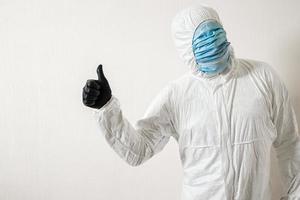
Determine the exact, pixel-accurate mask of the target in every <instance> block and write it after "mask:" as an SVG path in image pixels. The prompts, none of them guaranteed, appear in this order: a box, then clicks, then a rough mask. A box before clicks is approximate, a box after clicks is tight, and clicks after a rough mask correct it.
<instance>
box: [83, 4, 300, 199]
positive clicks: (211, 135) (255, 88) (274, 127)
mask: <svg viewBox="0 0 300 200" xmlns="http://www.w3.org/2000/svg"><path fill="white" fill-rule="evenodd" d="M172 33H173V38H174V41H175V46H176V48H177V49H178V52H179V54H180V57H181V58H182V59H183V61H184V63H185V64H186V65H187V66H189V68H190V71H189V72H188V73H186V74H184V75H183V76H182V77H180V78H179V79H177V80H175V81H172V82H170V83H169V84H168V85H167V86H166V87H165V88H164V89H162V91H161V92H160V93H159V94H158V95H157V97H156V98H155V99H154V100H153V102H152V103H151V105H150V106H149V108H148V109H147V111H146V113H145V115H144V117H143V118H142V119H140V120H138V121H137V123H136V125H135V126H132V125H131V124H130V122H129V121H128V120H127V119H126V118H125V116H124V114H123V113H122V110H121V108H120V104H119V101H118V99H117V98H116V97H115V96H114V95H112V93H111V89H110V86H109V83H108V81H107V79H106V78H105V76H104V74H103V69H102V66H101V65H100V66H99V67H98V71H97V73H98V80H88V81H87V83H86V85H85V87H84V88H83V103H84V104H85V105H86V106H88V107H91V108H96V113H97V117H98V124H99V126H100V128H101V131H102V133H103V134H104V135H105V138H106V140H107V142H108V143H109V144H110V146H111V147H112V148H113V149H114V150H115V151H116V152H117V154H118V155H119V156H120V157H121V158H123V159H124V160H125V161H126V162H127V163H128V164H130V165H132V166H137V165H140V164H142V163H144V162H145V161H147V160H148V159H150V158H151V157H152V156H153V155H155V154H156V153H158V152H160V151H161V150H162V149H163V148H164V146H165V145H166V144H167V142H168V141H169V138H170V137H171V136H172V137H174V138H175V139H176V140H177V141H178V145H179V149H180V157H181V161H182V165H183V170H184V178H183V190H182V200H204V199H209V200H233V199H239V200H270V199H271V189H270V184H269V182H270V152H271V147H272V146H273V147H275V150H276V154H277V158H278V161H279V166H280V170H281V174H282V178H283V181H284V186H285V195H284V196H283V197H282V199H283V200H299V199H300V139H299V135H298V127H297V122H296V116H295V112H294V110H293V108H292V105H291V102H290V97H289V94H288V91H287V89H286V87H285V85H284V83H283V82H282V81H281V80H280V79H279V77H278V75H277V74H276V72H275V70H274V69H273V68H272V67H271V66H269V65H268V64H267V63H265V62H260V61H255V60H249V59H238V58H236V57H235V56H234V52H233V48H232V46H231V45H230V42H228V40H227V36H226V32H225V30H224V29H223V26H222V23H221V21H220V19H219V17H218V14H217V13H216V11H215V10H213V9H212V8H209V7H205V6H196V7H190V8H187V9H185V10H183V11H181V12H180V13H178V14H177V15H176V17H175V19H174V21H173V23H172Z"/></svg>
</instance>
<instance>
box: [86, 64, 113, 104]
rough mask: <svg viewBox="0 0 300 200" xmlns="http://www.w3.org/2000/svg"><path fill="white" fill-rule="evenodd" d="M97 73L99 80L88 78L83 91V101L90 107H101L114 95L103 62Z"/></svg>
mask: <svg viewBox="0 0 300 200" xmlns="http://www.w3.org/2000/svg"><path fill="white" fill-rule="evenodd" d="M97 74H98V80H93V79H89V80H87V82H86V84H85V86H84V88H83V91H82V101H83V104H84V105H86V106H88V107H91V108H98V109H99V108H101V107H102V106H104V105H105V104H106V103H107V102H108V101H109V100H110V98H111V96H112V95H111V89H110V87H109V84H108V81H107V79H106V78H105V76H104V73H103V69H102V65H101V64H100V65H99V66H98V68H97Z"/></svg>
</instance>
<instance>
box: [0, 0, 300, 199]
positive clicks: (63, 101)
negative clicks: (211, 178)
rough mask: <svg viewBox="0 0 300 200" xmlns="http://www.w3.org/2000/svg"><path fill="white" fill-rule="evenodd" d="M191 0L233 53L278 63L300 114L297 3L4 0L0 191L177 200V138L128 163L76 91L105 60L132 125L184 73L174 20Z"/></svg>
mask: <svg viewBox="0 0 300 200" xmlns="http://www.w3.org/2000/svg"><path fill="white" fill-rule="evenodd" d="M195 2H197V3H205V4H207V5H209V6H212V7H214V8H215V9H216V10H217V11H218V12H219V15H220V17H221V20H222V21H223V25H224V27H225V30H226V31H227V34H228V38H229V40H230V42H231V43H232V45H233V47H234V49H235V53H236V55H237V57H243V58H251V59H256V60H263V61H265V62H268V63H270V64H271V65H273V67H274V68H275V69H276V70H277V71H278V72H279V75H280V77H281V78H282V79H283V81H284V82H285V83H286V85H287V88H288V89H289V91H290V94H291V97H292V101H293V104H294V107H295V110H296V113H297V117H298V122H299V119H300V90H299V86H300V79H299V73H300V68H299V58H300V37H299V36H300V23H299V22H300V12H299V8H300V1H299V0H289V1H281V0H265V1H262V0H247V1H240V0H226V1H224V0H205V1H191V0H152V1H149V0H147V1H146V0H126V1H125V0H84V1H83V0H48V1H38V0H36V1H33V0H27V1H21V0H19V1H16V0H0V91H1V98H0V99H1V100H0V101H1V104H0V199H1V200H69V199H70V200H71V199H72V200H82V199H88V200H96V199H97V200H104V199H105V200H117V199H126V200H129V199H130V200H135V199H136V200H159V199H161V200H165V199H168V200H169V199H172V200H179V199H180V192H181V179H182V169H181V163H180V160H179V154H178V147H177V144H176V142H175V140H174V139H171V141H170V142H169V144H168V145H167V146H166V148H165V149H164V150H163V152H161V153H160V154H158V155H156V156H155V157H154V158H152V159H151V160H149V161H148V162H146V163H145V164H144V165H142V166H140V167H130V166H129V165H127V164H126V163H125V162H123V161H122V160H121V159H120V158H119V157H118V156H117V155H116V154H115V153H114V152H113V150H112V149H110V147H109V146H108V144H107V143H106V142H105V140H104V137H103V136H102V135H101V133H100V132H99V129H98V127H97V125H96V122H95V119H94V116H93V112H92V111H91V110H90V109H89V108H86V107H84V106H83V104H82V102H81V90H82V87H83V86H84V84H85V81H86V80H87V79H90V78H96V77H97V75H96V72H95V71H96V67H97V65H98V64H99V63H102V64H103V65H104V72H105V74H106V77H107V78H108V80H109V81H110V84H111V87H112V90H113V93H114V95H115V96H117V97H118V98H119V100H120V102H121V106H122V108H123V112H124V114H125V115H126V116H127V118H128V119H129V120H130V121H131V122H132V123H135V121H136V120H137V119H139V118H140V117H142V115H143V113H144V111H145V110H146V108H147V106H148V105H149V103H150V102H151V100H152V99H153V97H154V96H155V95H156V94H157V93H158V92H159V90H160V89H161V88H162V87H163V86H164V85H165V84H166V83H167V82H169V81H170V80H173V79H175V78H177V77H179V76H181V75H182V74H183V73H184V72H186V71H187V70H188V67H186V66H185V65H184V64H182V62H181V61H180V60H179V58H178V56H177V53H176V50H175V48H174V45H173V42H172V40H171V33H170V24H171V20H172V18H173V17H174V15H175V14H176V12H177V11H179V10H181V9H182V8H184V7H186V6H188V5H191V4H192V3H195ZM273 160H274V161H273V164H272V187H273V190H274V198H273V199H274V200H278V199H279V195H280V193H282V190H281V189H280V188H281V186H280V184H281V183H280V180H279V175H278V171H277V170H278V169H277V166H276V160H275V159H273Z"/></svg>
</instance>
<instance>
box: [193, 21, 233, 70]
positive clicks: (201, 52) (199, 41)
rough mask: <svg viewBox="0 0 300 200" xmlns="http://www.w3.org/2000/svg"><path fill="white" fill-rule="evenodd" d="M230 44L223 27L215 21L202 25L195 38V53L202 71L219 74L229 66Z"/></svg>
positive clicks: (198, 28)
mask: <svg viewBox="0 0 300 200" xmlns="http://www.w3.org/2000/svg"><path fill="white" fill-rule="evenodd" d="M229 45H230V43H229V42H228V41H227V38H226V32H225V31H224V29H223V27H222V26H221V25H220V24H219V23H218V22H217V21H214V20H207V21H205V22H203V23H201V24H200V25H199V26H198V27H197V29H196V31H195V33H194V37H193V41H192V47H193V53H194V56H195V59H196V62H197V65H198V68H199V70H200V71H202V72H204V73H207V74H212V75H213V74H218V73H221V72H222V71H224V70H225V68H226V67H227V66H228V63H229V58H230V54H229V51H228V49H229V48H228V47H229Z"/></svg>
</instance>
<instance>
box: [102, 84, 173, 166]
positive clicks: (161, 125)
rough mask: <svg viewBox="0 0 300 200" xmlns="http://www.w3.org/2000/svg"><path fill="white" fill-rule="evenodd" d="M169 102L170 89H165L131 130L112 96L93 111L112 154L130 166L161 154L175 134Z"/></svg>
mask: <svg viewBox="0 0 300 200" xmlns="http://www.w3.org/2000/svg"><path fill="white" fill-rule="evenodd" d="M171 102H172V101H171V87H170V86H166V87H165V88H164V89H163V90H162V91H161V92H160V93H159V94H158V95H157V96H156V98H155V99H154V100H153V101H152V103H151V104H150V106H149V107H148V109H147V111H146V113H145V114H144V116H143V117H142V119H140V120H138V121H137V122H136V123H135V125H134V126H133V125H132V124H131V123H130V122H129V121H128V120H127V119H126V117H125V116H124V114H123V112H122V110H121V107H120V103H119V100H118V99H117V98H116V97H115V96H112V98H111V100H110V101H109V102H108V103H107V104H106V105H104V107H102V108H101V109H99V110H97V111H96V118H97V123H98V125H99V127H100V131H101V132H102V134H104V136H105V139H106V141H107V142H108V144H109V145H110V146H111V147H112V148H113V149H114V151H115V152H116V153H117V154H118V155H119V156H120V157H121V158H122V159H123V160H124V161H126V162H127V163H128V164H129V165H132V166H137V165H140V164H142V163H144V162H145V161H147V160H148V159H150V158H151V157H152V156H153V155H155V154H156V153H158V152H160V151H161V150H162V149H163V148H164V146H165V145H166V144H167V142H168V141H169V138H170V136H172V135H173V134H174V133H175V129H174V126H173V123H172V119H171V118H172V117H171V116H172V108H171Z"/></svg>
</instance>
